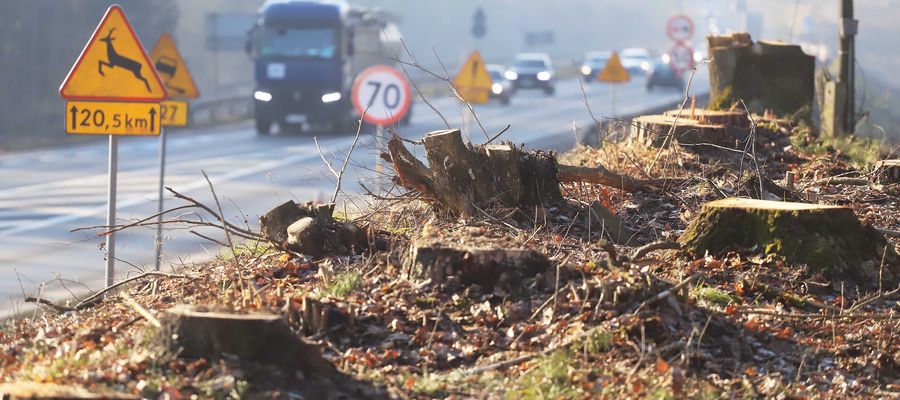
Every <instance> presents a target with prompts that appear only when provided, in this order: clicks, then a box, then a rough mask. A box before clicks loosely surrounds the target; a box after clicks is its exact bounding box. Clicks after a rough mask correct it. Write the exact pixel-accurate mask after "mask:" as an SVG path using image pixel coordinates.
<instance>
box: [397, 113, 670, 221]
mask: <svg viewBox="0 0 900 400" xmlns="http://www.w3.org/2000/svg"><path fill="white" fill-rule="evenodd" d="M422 144H423V145H424V147H425V156H426V159H427V160H428V166H427V167H426V166H425V165H424V164H423V163H421V162H420V161H418V160H417V159H416V158H415V156H413V155H412V154H411V153H410V152H409V151H408V150H407V149H406V147H405V146H404V145H403V142H402V140H401V139H400V138H399V137H397V136H394V137H392V138H391V139H390V140H389V141H388V151H389V154H387V155H384V156H383V158H385V159H387V160H389V161H390V162H391V163H392V164H393V166H394V171H396V173H397V179H396V181H397V182H398V183H399V184H400V185H402V186H403V187H405V188H407V189H410V190H415V191H418V192H420V193H421V194H422V196H421V197H420V198H421V199H423V200H426V201H431V202H435V203H437V205H438V206H439V207H438V209H439V210H443V211H447V212H448V213H449V214H450V215H453V216H461V217H471V216H473V215H475V211H476V210H477V209H485V208H486V207H489V206H501V207H521V208H531V207H532V206H541V207H544V206H547V205H549V204H553V203H558V202H561V201H562V200H563V199H562V192H561V191H560V182H589V183H598V184H602V185H608V186H611V187H614V188H618V189H622V190H625V191H630V192H634V191H640V190H646V189H650V188H654V185H655V184H657V183H658V182H655V181H641V180H636V179H632V178H630V177H627V176H623V175H620V174H617V173H614V172H612V171H609V170H607V169H606V168H604V167H603V166H598V167H594V168H590V167H573V166H566V165H559V164H557V162H556V156H555V155H554V154H553V153H552V152H543V151H531V152H525V151H521V150H519V149H518V148H516V146H514V145H513V144H511V143H502V144H495V145H487V146H474V147H473V146H471V145H468V144H466V143H464V142H463V140H462V135H461V133H460V131H459V130H458V129H451V130H441V131H434V132H430V133H428V134H426V135H425V137H424V138H423V139H422Z"/></svg>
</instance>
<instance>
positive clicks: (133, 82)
mask: <svg viewBox="0 0 900 400" xmlns="http://www.w3.org/2000/svg"><path fill="white" fill-rule="evenodd" d="M59 94H60V95H61V96H62V97H63V98H65V99H67V100H94V101H131V102H159V101H161V100H164V99H165V98H166V96H167V92H166V88H165V85H164V84H163V81H162V79H160V77H159V75H158V74H157V72H156V68H154V67H153V64H151V62H150V57H148V56H147V52H146V51H144V47H143V46H142V45H141V42H140V40H138V38H137V35H135V34H134V30H133V29H131V24H129V23H128V18H127V17H126V16H125V13H124V12H123V11H122V9H121V8H119V6H115V5H114V6H112V7H110V8H109V9H108V10H106V14H105V15H104V16H103V19H102V20H101V21H100V24H99V25H97V29H96V30H94V33H93V35H91V39H90V40H89V41H88V42H87V44H86V45H85V46H84V50H82V51H81V56H80V57H78V61H76V62H75V65H74V66H73V67H72V69H71V70H70V71H69V75H68V76H66V80H65V81H64V82H63V84H62V86H61V87H60V88H59Z"/></svg>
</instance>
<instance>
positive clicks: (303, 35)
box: [256, 27, 337, 59]
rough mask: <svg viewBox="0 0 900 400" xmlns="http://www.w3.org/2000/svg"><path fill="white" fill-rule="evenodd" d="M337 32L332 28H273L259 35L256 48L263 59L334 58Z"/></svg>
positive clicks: (262, 30)
mask: <svg viewBox="0 0 900 400" xmlns="http://www.w3.org/2000/svg"><path fill="white" fill-rule="evenodd" d="M335 36H336V32H335V30H334V29H332V28H271V27H266V28H263V29H261V30H260V31H259V32H258V34H257V37H256V39H257V43H256V48H257V51H258V53H259V55H260V56H262V57H291V58H323V59H330V58H334V56H335V51H336V49H337V46H336V42H337V40H336V38H335Z"/></svg>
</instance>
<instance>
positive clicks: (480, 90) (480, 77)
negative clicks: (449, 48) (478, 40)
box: [453, 51, 492, 104]
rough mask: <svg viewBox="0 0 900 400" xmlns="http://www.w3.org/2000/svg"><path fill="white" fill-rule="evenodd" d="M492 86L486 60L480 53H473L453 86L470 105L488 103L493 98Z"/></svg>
mask: <svg viewBox="0 0 900 400" xmlns="http://www.w3.org/2000/svg"><path fill="white" fill-rule="evenodd" d="M491 85H492V82H491V76H490V75H488V72H487V68H486V67H485V64H484V58H482V57H481V53H479V52H478V51H474V52H472V55H470V56H469V59H468V60H466V62H465V64H463V66H462V68H460V70H459V73H457V74H456V78H454V79H453V86H456V90H457V91H459V95H460V96H462V98H463V99H464V100H465V101H468V102H469V103H478V104H484V103H487V102H488V100H489V99H490V97H491Z"/></svg>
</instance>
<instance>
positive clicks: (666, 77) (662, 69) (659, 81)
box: [647, 61, 684, 92]
mask: <svg viewBox="0 0 900 400" xmlns="http://www.w3.org/2000/svg"><path fill="white" fill-rule="evenodd" d="M655 87H668V88H674V89H678V90H684V77H682V76H681V74H679V73H678V72H676V71H675V70H674V69H672V65H671V64H669V63H667V62H664V61H658V62H656V64H654V65H653V68H652V72H651V73H650V77H649V78H647V91H648V92H650V91H653V88H655Z"/></svg>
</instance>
